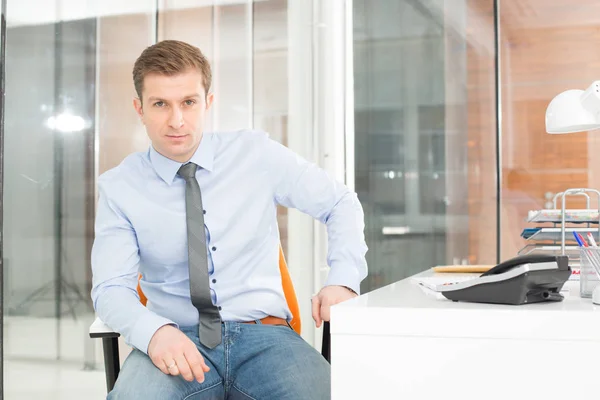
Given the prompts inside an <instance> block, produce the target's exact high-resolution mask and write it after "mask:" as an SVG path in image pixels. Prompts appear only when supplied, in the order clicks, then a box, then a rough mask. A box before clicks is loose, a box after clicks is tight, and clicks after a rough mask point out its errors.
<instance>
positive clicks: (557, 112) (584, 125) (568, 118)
mask: <svg viewBox="0 0 600 400" xmlns="http://www.w3.org/2000/svg"><path fill="white" fill-rule="evenodd" d="M594 129H600V81H595V82H592V84H591V85H590V87H588V88H587V89H586V90H577V89H574V90H567V91H566V92H562V93H561V94H559V95H558V96H556V97H555V98H553V99H552V101H551V102H550V104H549V105H548V108H547V109H546V132H548V133H553V134H557V133H573V132H584V131H591V130H594Z"/></svg>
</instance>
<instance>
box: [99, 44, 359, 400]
mask: <svg viewBox="0 0 600 400" xmlns="http://www.w3.org/2000/svg"><path fill="white" fill-rule="evenodd" d="M133 80H134V85H135V89H136V92H137V95H138V98H136V99H135V100H134V106H135V110H136V111H137V113H138V115H139V117H140V119H141V121H142V123H143V124H144V125H145V127H146V131H147V133H148V136H149V137H150V139H151V141H152V146H151V147H150V149H149V150H148V151H147V152H143V153H136V154H132V155H130V156H128V157H127V158H126V159H125V160H124V161H123V162H122V163H121V164H120V165H119V166H117V167H116V168H114V169H112V170H110V171H108V172H106V173H105V174H103V175H102V176H101V177H100V179H99V181H98V187H99V194H100V197H99V203H98V211H97V219H96V238H95V241H94V246H93V251H92V269H93V289H92V299H93V301H94V307H95V309H96V312H97V314H98V315H99V316H100V318H101V319H102V320H103V321H104V322H105V323H106V324H107V325H108V326H110V327H112V328H113V329H115V330H116V331H117V332H119V333H121V334H122V335H123V336H124V337H125V340H126V341H127V342H128V343H129V344H131V345H132V347H133V348H134V350H133V351H132V353H131V354H130V355H129V356H128V358H127V359H126V361H125V363H124V365H123V369H122V371H121V373H120V375H119V378H118V380H117V383H116V385H115V388H114V390H113V391H112V392H111V393H110V394H109V396H108V398H110V399H127V400H131V399H144V400H149V399H161V400H162V399H190V400H191V399H277V400H283V399H302V400H306V399H326V398H329V396H330V370H329V364H328V363H327V362H326V361H325V360H324V359H323V357H321V355H320V354H319V353H318V352H317V351H316V350H315V349H314V348H312V347H311V346H310V345H308V344H307V343H306V342H305V341H304V340H303V339H302V338H301V337H300V336H299V335H297V334H296V333H295V332H294V331H293V330H292V329H291V328H290V327H289V323H288V322H289V320H290V319H291V313H290V311H289V309H288V307H287V303H286V300H285V297H284V294H283V290H282V287H281V276H280V272H279V266H278V254H279V253H278V251H279V250H278V249H279V231H278V227H277V220H276V205H277V204H281V205H283V206H286V207H295V208H297V209H299V210H301V211H303V212H305V213H307V214H310V215H311V216H313V217H314V218H317V219H319V220H320V221H321V222H323V223H325V224H327V229H328V236H329V256H328V263H329V265H330V267H331V270H330V273H329V276H328V279H327V281H326V283H325V286H324V287H323V288H322V289H321V291H320V292H319V293H318V295H316V296H315V297H314V298H313V299H312V301H313V318H314V320H315V322H316V324H317V326H320V325H321V322H322V321H323V320H328V319H329V307H330V306H331V305H333V304H336V303H339V302H341V301H344V300H347V299H350V298H352V297H354V296H356V295H357V293H358V291H359V284H360V282H361V280H362V279H364V278H365V276H366V274H367V267H366V262H365V258H364V255H365V253H366V250H367V247H366V244H365V242H364V235H363V228H364V223H363V211H362V208H361V206H360V204H359V202H358V200H357V197H356V194H355V193H353V192H351V191H349V190H348V189H347V188H346V187H345V186H343V185H342V184H340V183H338V182H335V181H334V180H332V179H331V178H330V177H328V175H327V174H326V173H325V172H324V171H322V170H321V169H319V168H318V167H317V166H315V165H314V164H311V163H308V162H307V161H306V160H303V159H302V158H300V157H298V156H297V155H295V154H294V153H293V152H291V151H290V150H288V149H287V148H285V147H284V146H282V145H280V144H278V143H277V142H275V141H273V140H270V139H269V138H268V137H267V135H266V134H264V133H261V132H255V131H239V132H233V133H218V134H211V133H203V124H204V121H205V116H206V113H207V111H208V110H209V108H210V106H211V104H212V102H213V97H214V96H213V93H211V92H210V87H211V70H210V66H209V63H208V61H207V60H206V58H205V57H204V56H203V55H202V53H201V52H200V50H199V49H197V48H196V47H193V46H191V45H189V44H186V43H183V42H178V41H163V42H160V43H158V44H156V45H153V46H151V47H149V48H147V49H146V50H144V52H143V53H142V54H141V55H140V57H139V58H138V59H137V61H136V62H135V65H134V68H133ZM139 273H141V274H142V276H143V278H142V280H141V281H140V284H141V287H142V290H143V292H144V294H145V295H146V297H147V298H148V303H147V307H144V306H143V305H142V304H141V303H140V301H139V298H138V295H137V293H136V285H137V280H138V274H139Z"/></svg>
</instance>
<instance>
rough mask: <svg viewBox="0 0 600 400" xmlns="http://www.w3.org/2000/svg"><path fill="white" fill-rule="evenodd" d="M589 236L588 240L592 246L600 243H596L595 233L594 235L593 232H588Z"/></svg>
mask: <svg viewBox="0 0 600 400" xmlns="http://www.w3.org/2000/svg"><path fill="white" fill-rule="evenodd" d="M587 237H588V241H589V242H590V243H591V244H592V247H598V245H597V244H596V240H595V239H594V235H592V232H588V234H587Z"/></svg>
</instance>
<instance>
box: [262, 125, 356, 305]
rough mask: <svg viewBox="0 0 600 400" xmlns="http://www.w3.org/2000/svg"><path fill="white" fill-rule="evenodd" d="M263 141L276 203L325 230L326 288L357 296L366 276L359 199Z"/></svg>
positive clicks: (285, 150) (320, 171) (319, 170)
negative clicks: (342, 289)
mask: <svg viewBox="0 0 600 400" xmlns="http://www.w3.org/2000/svg"><path fill="white" fill-rule="evenodd" d="M265 138H266V139H265V140H266V145H265V147H266V150H265V155H266V158H267V159H268V160H269V161H270V164H271V165H269V168H270V171H271V172H272V174H273V177H274V190H275V201H276V202H277V203H278V204H280V205H282V206H285V207H293V208H296V209H298V210H299V211H301V212H303V213H305V214H308V215H310V216H312V217H313V218H315V219H318V220H319V221H321V222H322V223H324V224H325V225H326V226H327V238H328V251H327V264H328V265H329V267H330V271H329V275H328V277H327V280H326V281H325V286H331V285H339V286H346V287H348V288H350V289H352V290H353V291H354V292H356V293H357V294H360V282H361V281H362V280H363V279H364V278H365V277H366V276H367V262H366V259H365V254H366V252H367V244H366V242H365V237H364V227H365V225H364V212H363V209H362V206H361V204H360V202H359V200H358V196H357V195H356V193H355V192H353V191H351V190H350V189H349V188H348V187H347V186H345V185H344V184H342V183H341V182H339V181H336V180H335V179H333V177H331V176H330V175H329V174H328V173H327V172H326V171H325V170H323V169H322V168H319V167H318V166H317V165H315V164H314V163H311V162H309V161H307V160H306V159H304V158H302V157H300V156H299V155H297V154H296V153H294V152H293V151H291V150H290V149H288V148H287V147H285V146H283V145H281V144H280V143H278V142H276V141H274V140H272V139H269V138H267V137H266V136H265Z"/></svg>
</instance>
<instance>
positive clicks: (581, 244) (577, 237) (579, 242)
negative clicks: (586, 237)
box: [573, 232, 584, 247]
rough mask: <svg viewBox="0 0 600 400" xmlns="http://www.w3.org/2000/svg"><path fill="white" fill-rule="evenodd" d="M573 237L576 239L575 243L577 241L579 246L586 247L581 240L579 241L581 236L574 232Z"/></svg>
mask: <svg viewBox="0 0 600 400" xmlns="http://www.w3.org/2000/svg"><path fill="white" fill-rule="evenodd" d="M573 237H574V238H575V241H577V244H579V247H584V246H583V242H582V241H581V239H579V236H578V235H577V232H573Z"/></svg>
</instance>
